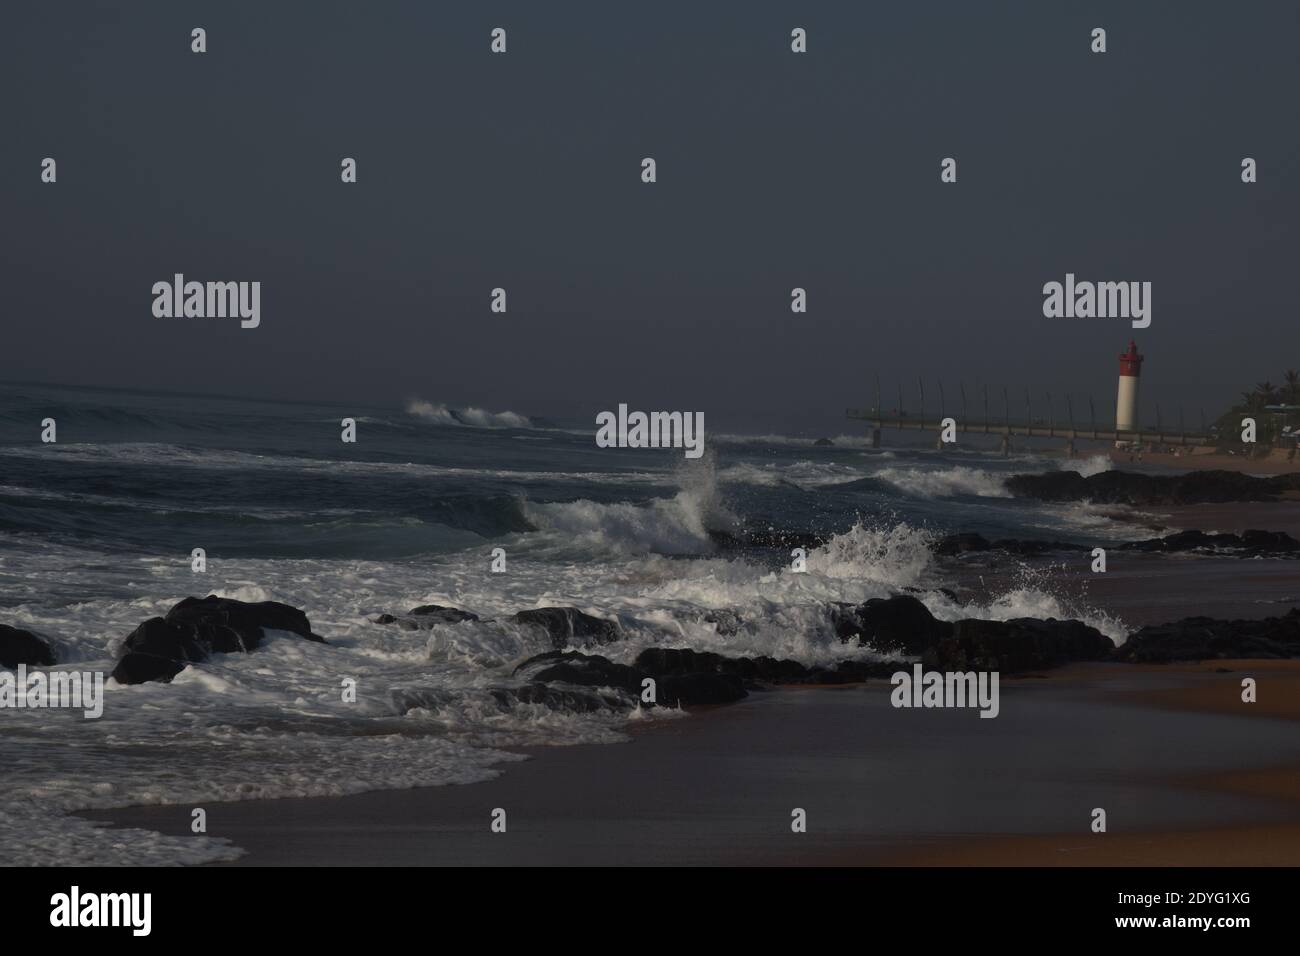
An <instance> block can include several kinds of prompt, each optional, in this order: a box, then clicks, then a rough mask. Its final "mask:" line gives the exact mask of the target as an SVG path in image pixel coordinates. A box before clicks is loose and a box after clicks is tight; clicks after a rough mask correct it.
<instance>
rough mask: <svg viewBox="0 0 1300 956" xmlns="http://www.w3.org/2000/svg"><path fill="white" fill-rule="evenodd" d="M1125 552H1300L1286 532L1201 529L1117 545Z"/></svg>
mask: <svg viewBox="0 0 1300 956" xmlns="http://www.w3.org/2000/svg"><path fill="white" fill-rule="evenodd" d="M1120 549H1121V550H1124V551H1154V552H1180V551H1203V552H1225V551H1226V552H1232V553H1233V554H1234V555H1237V556H1241V557H1253V556H1257V555H1260V556H1262V555H1300V541H1297V540H1296V539H1295V538H1293V537H1291V536H1290V535H1289V534H1287V533H1286V532H1285V531H1258V530H1252V531H1244V532H1242V533H1241V534H1239V535H1237V534H1207V533H1206V532H1204V531H1179V532H1178V533H1176V534H1171V535H1166V536H1165V537H1163V538H1150V539H1148V540H1146V541H1130V542H1128V543H1126V544H1122V545H1120Z"/></svg>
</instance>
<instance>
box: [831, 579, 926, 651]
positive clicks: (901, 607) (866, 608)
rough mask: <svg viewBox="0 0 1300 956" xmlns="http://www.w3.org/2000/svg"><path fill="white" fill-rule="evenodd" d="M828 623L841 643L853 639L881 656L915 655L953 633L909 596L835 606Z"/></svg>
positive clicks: (896, 596)
mask: <svg viewBox="0 0 1300 956" xmlns="http://www.w3.org/2000/svg"><path fill="white" fill-rule="evenodd" d="M831 621H832V623H833V625H834V627H835V633H836V635H837V636H838V637H839V639H840V640H841V641H848V640H850V639H852V638H854V637H856V638H857V639H858V643H859V644H863V645H870V646H871V647H873V648H875V649H876V650H877V651H879V652H880V653H882V654H887V653H894V652H898V653H902V654H906V655H908V656H918V655H920V654H923V653H924V652H925V651H926V650H927V649H928V648H930V647H933V646H934V645H935V644H936V643H938V642H939V641H940V640H942V639H943V638H945V637H947V636H948V635H949V634H951V633H952V625H951V624H949V623H948V622H946V621H940V620H938V619H937V618H935V616H934V615H933V614H931V613H930V609H929V608H927V607H926V606H925V605H924V604H922V603H921V602H920V601H919V600H917V599H916V598H914V597H912V596H911V595H909V594H899V595H895V596H894V597H889V598H872V599H871V600H870V601H867V602H866V603H865V604H859V605H857V606H854V605H847V604H839V605H835V606H834V607H833V608H832V609H831Z"/></svg>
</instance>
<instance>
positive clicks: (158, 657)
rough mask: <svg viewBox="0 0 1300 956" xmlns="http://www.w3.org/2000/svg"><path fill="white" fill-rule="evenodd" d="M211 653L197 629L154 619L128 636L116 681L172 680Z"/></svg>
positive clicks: (114, 669)
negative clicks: (199, 636) (198, 636)
mask: <svg viewBox="0 0 1300 956" xmlns="http://www.w3.org/2000/svg"><path fill="white" fill-rule="evenodd" d="M211 650H212V649H211V647H209V646H208V645H207V644H204V643H201V642H200V641H199V640H198V638H197V637H196V636H195V632H194V628H192V627H186V626H185V625H183V624H175V623H173V622H171V621H167V620H165V619H163V618H161V617H151V618H149V620H147V621H145V622H144V623H143V624H141V625H140V626H139V627H137V628H136V629H135V630H134V631H132V632H131V633H130V634H129V635H128V636H127V638H126V642H125V643H124V644H123V645H122V651H123V653H122V656H121V657H120V658H119V659H118V662H117V666H116V667H115V668H113V679H114V680H116V681H117V682H118V683H119V684H143V683H144V682H145V681H151V680H161V681H169V680H171V679H172V678H173V677H175V676H176V675H177V674H179V673H180V672H181V671H183V670H184V669H185V667H186V665H188V664H193V663H197V662H199V661H204V660H207V658H208V655H209V654H210V653H211Z"/></svg>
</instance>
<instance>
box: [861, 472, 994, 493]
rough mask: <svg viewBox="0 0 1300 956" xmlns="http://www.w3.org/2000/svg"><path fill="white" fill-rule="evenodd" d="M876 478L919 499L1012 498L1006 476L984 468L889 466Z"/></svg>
mask: <svg viewBox="0 0 1300 956" xmlns="http://www.w3.org/2000/svg"><path fill="white" fill-rule="evenodd" d="M874 477H876V478H879V479H880V480H882V481H887V482H889V483H890V484H891V485H893V486H894V487H895V488H898V489H899V490H900V491H903V492H906V493H907V494H909V495H914V496H916V497H918V498H946V497H952V496H954V495H974V496H977V497H981V498H1010V497H1011V492H1009V491H1007V489H1006V485H1005V476H1004V475H1001V474H997V473H995V472H991V471H986V470H984V469H982V468H972V467H969V466H966V465H955V466H953V467H950V468H926V467H901V466H900V467H889V468H881V469H880V470H879V471H877V472H875V475H874Z"/></svg>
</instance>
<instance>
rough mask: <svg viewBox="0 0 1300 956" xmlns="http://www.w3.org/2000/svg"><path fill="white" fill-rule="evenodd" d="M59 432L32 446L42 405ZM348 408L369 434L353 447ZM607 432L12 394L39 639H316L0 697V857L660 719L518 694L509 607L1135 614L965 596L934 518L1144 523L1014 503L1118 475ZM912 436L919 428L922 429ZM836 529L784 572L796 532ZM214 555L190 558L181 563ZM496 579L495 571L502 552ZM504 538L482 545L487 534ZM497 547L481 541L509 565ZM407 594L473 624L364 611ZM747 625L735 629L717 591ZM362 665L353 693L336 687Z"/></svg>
mask: <svg viewBox="0 0 1300 956" xmlns="http://www.w3.org/2000/svg"><path fill="white" fill-rule="evenodd" d="M46 418H52V419H54V420H55V422H56V427H57V441H56V442H54V443H43V442H42V441H41V439H40V435H41V422H42V420H44V419H46ZM344 418H353V419H355V421H356V426H357V436H358V438H357V441H356V442H355V443H352V444H348V443H344V442H342V441H341V440H340V433H341V424H340V423H341V421H342V419H344ZM594 434H595V427H594V424H590V423H585V422H555V421H546V420H540V419H536V418H533V417H530V416H529V414H528V413H527V410H521V411H507V410H490V411H489V410H483V409H474V408H455V407H448V406H446V405H441V404H437V403H435V402H431V401H425V400H419V399H416V400H412V401H410V402H408V403H406V404H405V405H403V406H400V407H390V408H360V407H356V406H349V407H341V406H334V405H325V404H309V403H289V402H265V401H255V400H248V399H239V398H223V397H212V396H195V395H175V394H161V393H150V392H145V391H124V390H112V391H110V390H103V389H91V388H73V387H54V386H36V385H26V384H10V385H0V624H8V625H11V626H14V627H20V628H25V629H28V630H32V631H35V632H37V633H38V634H40V635H42V636H43V637H45V638H47V639H48V640H49V641H50V643H51V644H52V645H53V646H54V647H55V649H56V653H57V656H58V660H59V662H60V663H59V665H58V666H59V667H75V668H77V669H79V670H102V671H104V672H105V673H107V672H108V671H110V670H111V669H112V667H113V661H114V659H115V657H116V655H117V652H118V649H119V647H120V645H121V642H122V641H123V639H124V638H125V637H126V636H127V635H128V634H129V633H130V632H131V631H132V630H133V629H134V628H135V627H136V626H137V625H139V624H140V623H141V622H142V621H144V620H145V619H147V618H150V617H154V616H160V615H163V614H165V613H166V612H167V610H168V609H169V608H170V607H171V606H172V605H174V604H175V603H177V602H178V601H180V600H181V599H183V598H185V597H186V596H188V595H198V596H203V595H207V594H216V595H219V596H223V597H230V598H236V599H240V600H245V601H262V600H274V601H281V602H284V603H287V604H291V605H294V606H296V607H299V608H302V609H303V610H304V611H305V612H306V613H307V615H308V617H309V618H310V620H311V624H312V629H313V630H314V631H315V633H317V634H319V635H321V636H322V637H324V638H325V639H326V640H327V641H328V644H325V645H317V644H311V643H308V642H305V641H302V640H298V639H295V638H292V637H290V636H288V635H276V636H273V638H272V639H271V640H270V641H268V642H267V643H266V645H265V646H264V647H262V648H260V649H258V650H256V651H255V652H253V653H250V654H228V655H217V656H214V657H213V658H212V659H210V660H209V661H207V662H205V663H203V664H200V665H197V666H192V667H189V668H188V669H186V670H185V671H183V672H182V673H181V674H180V675H179V676H178V677H177V678H176V679H175V680H174V681H172V682H171V683H146V684H140V685H135V686H130V687H119V686H117V685H116V683H115V682H112V681H110V682H109V683H108V685H107V688H106V700H105V705H104V715H103V717H102V718H101V719H98V720H84V719H82V716H81V715H80V713H72V712H56V711H13V710H6V711H0V752H2V753H3V756H4V766H5V772H4V778H3V784H2V785H0V792H3V795H4V799H3V801H0V840H2V841H3V845H4V846H5V847H6V848H7V852H8V860H7V862H9V863H13V864H21V863H72V862H76V863H193V862H203V861H208V860H219V859H228V858H231V857H232V856H234V855H236V854H237V852H238V851H237V850H236V849H235V848H234V847H232V846H231V845H230V844H229V843H227V842H225V841H223V840H220V839H215V838H211V837H208V836H205V835H202V834H196V835H194V836H192V837H189V838H184V839H181V838H177V837H167V836H163V835H161V834H156V833H151V832H148V831H143V830H109V829H103V828H99V827H95V826H92V825H91V824H90V823H89V822H87V821H84V820H81V819H79V818H77V817H73V816H69V815H68V814H69V812H70V811H74V810H78V809H90V808H107V807H119V806H126V805H133V804H151V803H175V804H185V805H192V806H194V807H196V808H199V807H202V806H203V804H204V802H205V801H221V800H237V799H251V798H259V797H262V798H265V797H287V796H325V795H338V794H348V793H357V792H361V791H366V790H381V789H400V788H406V787H414V786H429V785H437V784H449V783H468V782H473V781H477V780H484V779H488V778H490V777H492V776H495V775H496V774H499V773H502V772H505V773H509V767H510V764H511V762H512V761H515V760H518V759H522V758H521V757H520V756H519V755H518V754H516V753H514V752H512V749H511V748H516V747H520V746H529V745H537V744H557V745H559V744H568V743H599V742H609V743H615V742H618V741H621V740H625V739H626V734H625V731H626V729H627V727H628V723H629V721H638V720H677V719H691V718H689V717H688V716H687V715H685V714H684V713H681V712H678V711H671V710H665V709H651V710H644V711H643V710H639V709H638V710H633V711H632V712H631V713H630V714H629V713H627V712H605V711H601V712H595V713H571V712H565V711H557V710H553V709H549V708H548V707H546V706H545V705H543V704H529V703H522V702H519V701H513V702H510V701H506V700H503V699H502V696H501V695H499V694H493V693H492V690H493V689H494V688H500V687H503V686H510V685H512V683H513V684H518V683H520V680H519V679H518V678H516V677H514V675H513V671H514V669H515V667H516V666H517V665H518V664H519V663H520V662H521V661H523V660H525V659H526V658H528V657H529V656H531V655H533V654H537V653H540V652H543V651H547V650H550V649H551V644H550V641H549V639H548V638H547V636H546V635H544V634H542V633H540V632H538V631H535V630H534V629H531V628H529V627H528V626H526V625H521V624H516V623H513V622H510V621H508V620H506V619H507V618H508V617H509V616H510V615H512V614H513V613H515V612H516V611H520V610H523V609H527V608H535V607H546V606H575V607H577V608H579V609H581V610H583V611H585V612H587V613H590V614H593V615H597V616H600V617H604V618H609V619H614V620H617V621H618V623H619V625H620V627H621V628H622V630H623V632H624V634H625V639H624V640H622V641H619V642H617V643H615V644H610V645H606V646H604V647H602V648H601V649H600V650H599V653H601V654H604V655H605V656H608V657H610V658H612V659H614V660H617V661H626V662H630V661H631V660H632V659H633V658H635V656H636V655H637V653H638V652H640V651H641V650H643V649H644V648H646V647H647V646H651V645H663V646H672V647H690V648H694V649H697V650H710V651H717V652H720V653H723V654H729V655H735V656H742V655H743V656H755V655H759V654H764V655H769V656H773V657H777V658H791V659H794V660H798V661H800V662H802V663H805V664H833V663H835V662H837V661H840V660H844V659H850V658H871V657H873V656H875V655H874V653H873V652H872V651H871V650H870V649H869V648H857V647H853V648H850V647H847V646H845V645H843V644H841V642H840V641H839V639H838V638H837V637H836V636H835V634H834V631H833V628H832V626H831V623H830V620H829V617H828V614H827V609H828V608H829V607H830V606H832V605H833V604H834V603H835V602H853V603H858V602H861V601H864V600H866V599H868V598H872V597H884V596H887V595H889V594H892V593H897V592H899V591H902V590H905V589H906V590H908V591H909V592H910V593H913V594H915V595H916V596H918V597H919V598H920V599H921V600H923V601H924V602H925V604H926V605H927V606H928V607H929V608H930V610H931V611H932V612H933V613H934V614H935V615H936V616H937V617H940V618H944V619H948V620H956V619H959V618H963V617H985V618H996V619H1006V618H1012V617H1040V618H1043V617H1058V618H1068V617H1072V618H1078V619H1080V620H1084V621H1086V622H1087V623H1089V624H1091V625H1093V626H1095V627H1097V628H1098V629H1099V630H1101V631H1102V632H1103V633H1105V634H1107V635H1108V636H1110V637H1112V638H1113V639H1114V640H1116V641H1117V642H1119V641H1122V640H1123V639H1124V637H1125V636H1126V634H1127V628H1126V627H1125V625H1124V624H1123V622H1122V621H1120V620H1118V619H1116V618H1114V617H1113V616H1111V615H1109V614H1107V613H1105V612H1103V611H1101V610H1098V609H1096V608H1093V607H1089V606H1086V605H1083V606H1080V605H1079V604H1077V603H1072V601H1071V600H1070V599H1068V598H1065V597H1062V596H1061V595H1060V594H1059V593H1058V592H1057V591H1056V590H1055V589H1054V588H1053V587H1052V586H1051V584H1050V576H1044V575H1042V574H1041V573H1037V574H1035V573H1029V572H1027V573H1026V574H1025V575H1024V576H1023V577H1022V578H1017V579H1016V580H1015V581H1014V583H1012V584H1010V585H1008V586H1007V588H1006V589H1005V590H1004V591H1001V592H1000V593H996V594H991V595H987V596H985V597H984V598H981V600H980V601H979V603H978V604H972V603H962V599H961V598H960V597H959V596H958V591H957V590H956V589H954V587H953V585H954V580H953V578H952V572H951V570H947V569H946V568H945V566H944V565H943V564H942V563H941V562H939V561H937V560H936V559H935V558H934V557H933V556H932V553H931V550H930V544H931V542H932V541H933V539H934V537H935V536H937V535H942V534H946V533H949V532H956V531H974V532H980V533H983V534H985V535H987V536H990V537H993V536H998V537H1016V538H1038V539H1051V540H1069V541H1074V542H1080V543H1093V544H1102V545H1104V544H1106V543H1108V542H1114V541H1118V540H1125V539H1129V538H1131V537H1132V536H1133V534H1132V527H1131V525H1129V524H1127V523H1125V522H1122V521H1118V520H1113V519H1112V518H1110V517H1107V516H1105V515H1104V514H1100V513H1096V512H1094V511H1092V510H1090V509H1088V508H1087V507H1086V506H1084V505H1061V504H1044V503H1039V502H1035V501H1029V500H1024V499H1018V498H1013V497H1011V496H1010V495H1009V494H1008V493H1007V492H1006V490H1005V489H1004V487H1003V479H1004V477H1005V476H1007V475H1009V474H1012V473H1015V472H1029V471H1043V470H1048V469H1054V468H1070V469H1073V470H1079V471H1083V472H1084V473H1089V472H1093V471H1097V470H1100V469H1103V468H1107V467H1109V462H1108V460H1107V459H1105V458H1104V457H1100V456H1099V457H1096V458H1091V459H1082V460H1076V461H1062V460H1060V459H1059V458H1058V459H1053V458H1048V457H1044V456H1042V455H1038V454H1033V453H1026V454H1019V455H1013V456H1012V457H1009V458H1003V457H1001V456H999V455H998V454H997V453H996V451H995V450H993V449H989V450H986V451H979V450H970V449H968V448H967V449H964V450H961V451H952V452H937V451H935V450H933V448H932V447H921V446H917V445H915V444H914V445H913V446H908V445H906V444H903V443H902V442H900V441H898V440H896V439H895V438H894V436H892V435H891V434H889V433H887V434H886V447H884V448H881V449H871V448H870V447H869V446H868V443H867V441H866V439H865V437H864V436H863V435H861V434H857V435H839V436H833V445H831V446H823V445H817V444H814V441H813V439H811V438H793V437H784V436H780V435H766V436H745V435H727V434H713V433H710V432H706V435H705V448H706V451H705V454H704V456H703V457H702V458H701V459H699V460H698V461H690V460H686V459H685V458H684V456H683V454H682V452H681V450H680V449H678V450H671V449H664V450H627V449H604V448H598V447H596V445H595V442H594ZM913 441H915V439H913ZM778 532H779V533H784V534H789V535H790V536H791V540H795V539H797V538H802V537H806V536H807V535H818V536H820V537H821V538H823V539H824V540H825V543H824V544H822V545H821V546H819V547H814V548H812V549H810V550H809V551H808V554H807V570H806V572H804V573H797V572H795V571H794V570H792V569H791V567H790V563H791V556H790V554H789V550H790V549H789V548H787V547H784V546H752V547H727V546H724V545H723V544H722V543H721V542H722V540H723V539H722V538H721V537H720V533H725V534H726V535H729V536H730V540H733V541H734V540H744V539H745V538H746V537H747V536H748V535H752V534H758V533H761V534H763V535H765V536H766V538H765V540H769V539H770V538H771V535H772V533H778ZM195 548H202V549H204V552H205V554H206V570H204V571H203V572H196V571H194V570H192V566H191V553H192V551H193V550H194V549H195ZM494 549H501V550H502V551H503V552H504V571H501V572H495V571H493V570H492V565H493V551H494ZM498 557H499V553H498ZM499 564H500V561H498V565H499ZM421 604H439V605H448V606H453V607H456V608H461V609H464V610H467V611H471V612H473V613H474V614H477V615H478V616H479V617H480V618H481V620H478V621H464V622H461V623H457V624H442V625H435V626H433V627H432V629H429V630H419V631H410V630H403V629H401V628H400V627H395V626H393V625H391V624H389V625H385V624H380V623H376V622H375V619H376V618H377V617H378V616H379V615H381V614H385V613H389V614H397V615H400V614H402V613H404V612H405V611H408V610H409V609H410V608H413V607H415V606H417V605H421ZM718 610H727V611H731V612H733V613H734V614H735V615H737V616H738V617H739V619H740V620H742V621H743V622H745V626H743V627H740V628H735V629H732V628H723V629H722V633H720V629H719V626H718V623H717V616H716V615H715V614H712V613H711V612H714V611H718ZM348 681H354V682H355V687H356V700H355V702H350V701H345V700H344V694H343V688H344V684H345V683H346V682H348Z"/></svg>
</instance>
